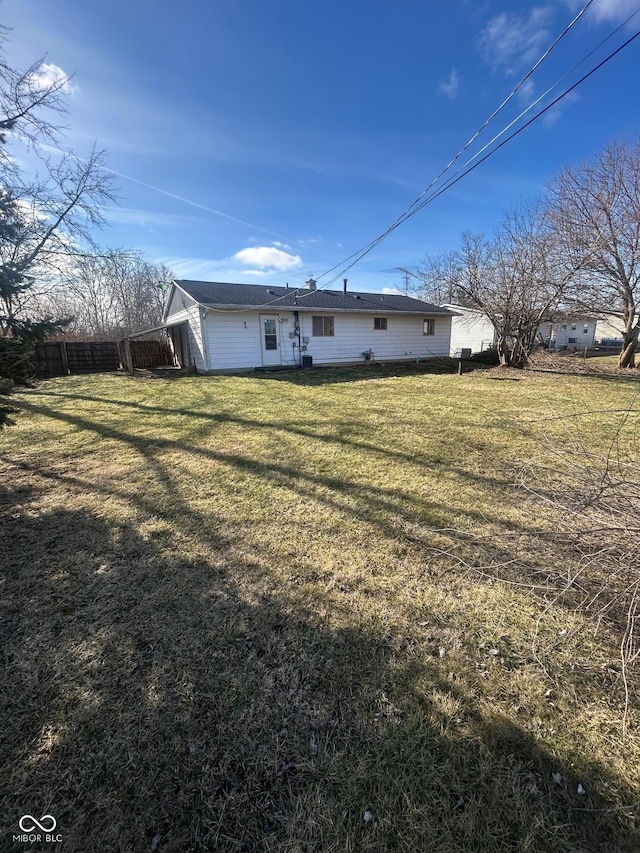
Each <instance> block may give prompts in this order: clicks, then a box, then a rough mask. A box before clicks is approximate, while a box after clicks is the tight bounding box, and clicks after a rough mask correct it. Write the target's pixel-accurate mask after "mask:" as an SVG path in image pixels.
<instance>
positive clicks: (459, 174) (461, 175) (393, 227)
mask: <svg viewBox="0 0 640 853" xmlns="http://www.w3.org/2000/svg"><path fill="white" fill-rule="evenodd" d="M637 11H640V9H638V10H637ZM635 14H637V12H636V13H635ZM638 36H640V30H637V31H636V32H635V33H634V35H632V36H631V37H630V38H628V39H627V40H626V41H625V42H624V43H623V44H621V45H620V46H619V47H618V48H616V50H614V51H613V52H612V53H610V54H609V56H607V57H605V59H603V60H602V61H601V62H599V63H598V64H597V65H596V66H595V67H594V68H592V69H591V70H590V71H588V72H587V73H586V74H585V75H583V76H582V77H581V78H580V79H579V80H577V81H576V82H575V83H574V84H573V85H572V86H570V87H569V88H568V89H566V90H565V91H564V92H562V94H560V95H558V97H557V98H555V99H554V100H553V101H551V102H550V103H549V104H547V105H546V106H545V107H543V109H541V110H540V111H539V112H537V113H536V114H535V115H534V116H532V117H531V118H530V119H529V121H527V122H525V123H524V124H523V125H522V126H521V127H519V128H517V129H516V130H515V131H514V132H513V133H512V134H510V135H509V136H507V138H506V139H503V140H502V142H500V143H499V144H498V145H496V146H495V148H492V149H491V151H489V152H487V154H485V155H484V157H482V158H481V159H480V160H478V161H477V162H476V163H474V164H473V165H472V166H469V168H468V169H465V168H464V166H463V167H461V169H462V170H463V171H461V170H458V172H456V173H455V176H454V177H452V178H451V179H449V181H447V182H446V183H445V184H444V185H443V186H442V187H440V188H439V189H438V190H436V191H435V192H433V193H431V195H430V196H428V197H427V198H426V199H424V200H423V201H422V202H421V203H420V204H419V205H418V206H417V207H414V208H413V209H411V210H410V211H405V213H404V214H402V216H401V217H400V218H399V219H398V220H396V222H394V223H393V225H391V226H389V228H388V229H387V230H386V231H385V232H384V233H383V234H381V235H379V236H378V237H376V239H375V240H374V241H372V242H371V243H370V244H368V245H367V246H366V247H365V248H364V249H363V250H361V251H360V253H359V254H358V253H354V255H355V254H358V257H356V258H355V260H353V261H352V262H351V263H350V264H348V266H346V267H344V268H343V269H342V270H341V271H340V272H339V273H338V275H337V276H335V277H334V278H332V279H331V280H330V281H329V282H327V283H326V285H324V286H323V288H324V287H328V286H329V285H330V284H332V283H333V282H334V281H336V280H337V279H338V278H340V276H341V275H342V274H343V273H345V272H347V271H348V270H350V269H351V268H352V267H354V266H355V265H356V264H357V263H358V262H359V261H361V260H362V258H364V257H365V256H366V255H368V254H369V252H371V251H373V249H374V248H375V247H376V246H377V245H379V244H380V243H381V242H382V240H384V239H385V238H386V237H388V236H389V234H391V233H392V232H393V231H395V230H396V228H399V227H400V225H402V224H404V223H405V222H406V221H407V220H408V219H410V218H411V217H412V216H415V214H416V213H418V212H419V211H421V210H422V209H423V208H424V207H426V206H427V204H430V203H431V202H432V201H435V199H436V198H438V197H439V196H441V195H442V194H443V193H444V192H446V191H447V190H448V189H450V188H451V187H452V186H454V185H455V184H457V183H458V182H459V181H461V180H462V178H464V177H466V175H468V174H469V173H470V172H473V171H474V170H475V169H477V168H478V166H480V165H481V164H482V163H484V162H485V161H486V160H488V159H489V157H492V156H493V155H494V154H495V153H496V152H497V151H499V150H500V149H501V148H503V147H504V146H505V145H506V144H507V143H508V142H510V141H511V140H512V139H514V138H515V137H516V136H518V135H519V134H520V133H522V131H524V130H526V129H527V127H529V126H530V125H531V124H533V122H534V121H537V120H538V119H539V118H540V117H541V116H543V115H544V114H545V113H546V112H548V111H549V110H550V109H552V108H553V107H554V106H555V105H556V104H558V103H559V102H560V101H561V100H562V99H563V98H566V97H567V95H569V94H571V92H573V90H574V89H576V88H577V87H578V86H580V85H581V84H582V83H584V81H585V80H587V79H588V78H589V77H591V76H592V75H593V74H595V72H596V71H598V70H599V69H600V68H602V67H603V66H604V65H606V64H607V62H609V61H610V60H612V59H613V58H614V57H615V56H616V55H617V54H618V53H620V52H621V51H622V50H624V48H625V47H628V45H629V44H631V42H633V41H635V39H637V38H638ZM523 114H524V113H523ZM511 126H513V122H512V123H511V124H510V125H509V127H511ZM502 133H504V131H502V132H501V133H500V134H498V135H497V136H496V137H494V140H492V141H495V140H496V139H498V138H499V137H500V136H501V135H502ZM489 144H491V143H489ZM485 148H486V146H485ZM483 150H485V149H483ZM477 156H478V154H476V155H474V157H472V158H471V159H470V160H468V161H467V164H469V163H471V162H472V161H473V160H474V159H475V158H476V157H477ZM467 164H465V165H467ZM354 255H351V256H350V257H354ZM332 269H335V267H333V268H332Z"/></svg>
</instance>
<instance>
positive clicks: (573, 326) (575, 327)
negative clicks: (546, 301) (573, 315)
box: [571, 323, 578, 332]
mask: <svg viewBox="0 0 640 853" xmlns="http://www.w3.org/2000/svg"><path fill="white" fill-rule="evenodd" d="M577 328H578V327H577V326H576V324H575V323H572V324H571V331H572V332H575V330H576V329H577Z"/></svg>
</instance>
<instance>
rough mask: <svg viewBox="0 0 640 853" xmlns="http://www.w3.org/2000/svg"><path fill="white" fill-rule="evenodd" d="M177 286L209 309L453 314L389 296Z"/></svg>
mask: <svg viewBox="0 0 640 853" xmlns="http://www.w3.org/2000/svg"><path fill="white" fill-rule="evenodd" d="M176 284H177V285H178V286H179V287H181V288H182V290H184V291H185V292H186V293H188V294H189V296H191V297H192V298H193V299H195V300H196V302H199V303H200V304H201V305H204V306H209V307H211V308H214V307H216V308H220V307H229V308H240V307H242V308H249V307H253V308H265V309H267V308H273V309H274V310H277V309H278V308H291V309H295V310H299V311H304V310H314V311H319V310H322V311H369V312H375V311H379V312H387V313H388V312H391V311H397V312H398V313H403V314H448V315H453V313H454V312H453V311H447V309H446V308H440V307H438V306H437V305H432V304H431V303H430V302H422V301H421V300H420V299H412V298H411V297H409V296H400V295H395V294H390V293H361V292H358V293H356V292H354V291H347V293H346V294H345V293H343V292H342V291H341V290H308V289H307V288H299V289H297V290H296V289H295V288H291V287H290V288H287V287H272V286H265V285H261V284H227V283H224V282H220V281H184V280H178V279H176Z"/></svg>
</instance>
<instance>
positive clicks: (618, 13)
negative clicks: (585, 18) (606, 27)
mask: <svg viewBox="0 0 640 853" xmlns="http://www.w3.org/2000/svg"><path fill="white" fill-rule="evenodd" d="M565 2H566V4H567V6H568V7H569V8H570V9H572V10H574V11H577V10H578V9H580V8H581V7H582V6H583V5H584V4H583V0H565ZM637 6H638V4H637V0H594V2H593V3H592V4H591V6H590V7H589V10H588V12H587V15H589V16H590V18H591V20H595V21H596V22H598V23H600V22H602V21H611V22H613V23H616V24H617V23H619V22H620V21H622V20H623V18H627V17H629V15H630V14H631V13H632V12H634V11H635V10H636V9H637Z"/></svg>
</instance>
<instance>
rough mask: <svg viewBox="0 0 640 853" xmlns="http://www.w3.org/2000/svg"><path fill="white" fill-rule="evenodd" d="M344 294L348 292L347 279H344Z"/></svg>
mask: <svg viewBox="0 0 640 853" xmlns="http://www.w3.org/2000/svg"><path fill="white" fill-rule="evenodd" d="M342 292H343V293H346V292H347V279H346V278H343V279H342Z"/></svg>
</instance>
